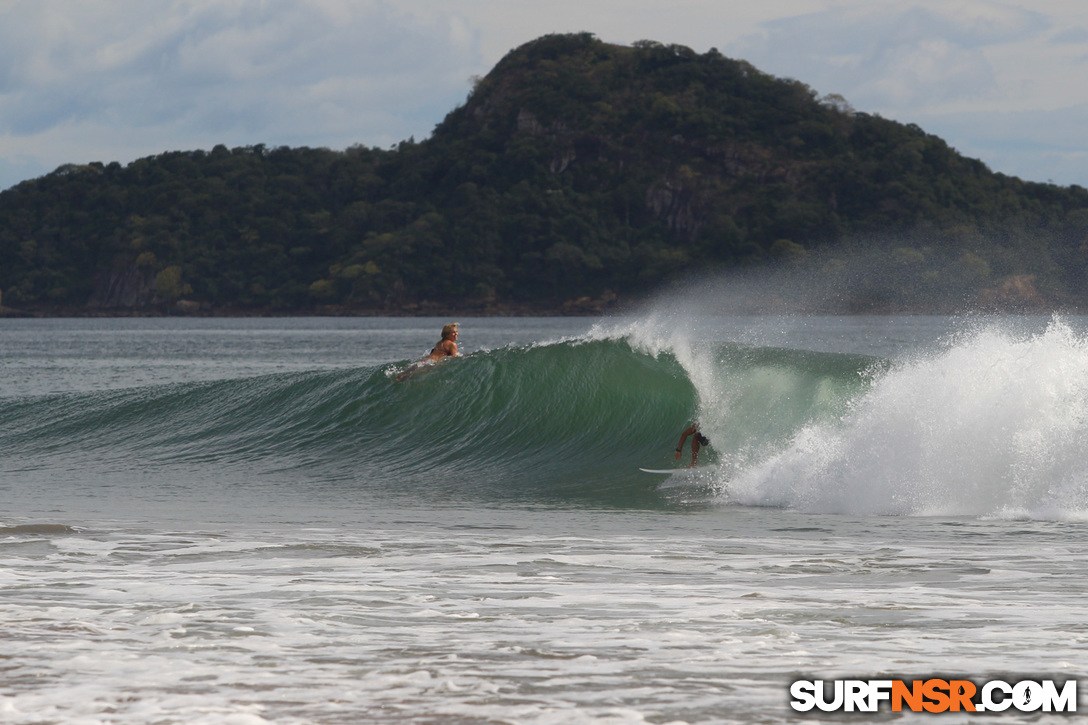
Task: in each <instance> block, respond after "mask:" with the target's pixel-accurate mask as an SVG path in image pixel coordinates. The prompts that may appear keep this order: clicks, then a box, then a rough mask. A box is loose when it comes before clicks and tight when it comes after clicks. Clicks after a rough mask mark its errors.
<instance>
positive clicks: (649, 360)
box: [0, 339, 874, 507]
mask: <svg viewBox="0 0 1088 725" xmlns="http://www.w3.org/2000/svg"><path fill="white" fill-rule="evenodd" d="M873 365H874V361H873V360H872V359H871V358H864V357H857V356H845V355H834V354H823V353H811V352H797V351H788V350H779V349H770V348H744V347H739V346H735V345H720V344H715V345H710V346H706V347H705V348H703V349H698V350H694V351H692V350H685V351H683V352H682V353H674V352H673V351H669V350H665V351H656V352H653V351H645V350H640V349H637V348H633V347H632V346H631V344H629V343H628V341H626V340H625V339H599V340H581V341H567V342H557V343H551V344H542V345H535V346H530V347H510V348H505V349H500V350H493V351H487V352H480V353H474V354H472V355H469V356H466V357H463V358H458V359H453V360H447V361H445V362H443V363H441V364H439V365H436V366H434V367H433V368H429V369H426V370H424V371H423V372H420V373H419V374H417V375H414V376H413V377H411V378H409V379H408V380H405V381H403V382H398V381H397V380H396V374H397V372H399V371H400V370H401V369H403V366H382V367H375V368H361V369H354V370H341V371H332V372H329V371H320V372H306V373H291V374H282V375H270V376H263V377H256V378H245V379H237V380H226V381H219V382H212V383H201V384H179V385H173V386H166V387H156V388H140V389H131V390H125V391H114V392H107V393H96V394H82V395H64V396H56V397H47V398H35V399H25V400H20V401H14V402H8V403H6V404H4V405H3V407H0V421H3V425H4V426H5V430H6V431H7V435H6V436H5V438H4V440H3V441H2V442H0V452H2V453H3V455H4V456H6V458H7V459H8V467H9V468H10V469H11V470H15V469H16V468H18V467H19V466H20V465H29V464H28V463H27V462H28V461H31V460H34V461H37V462H38V463H37V464H36V465H38V466H45V467H46V468H48V467H50V466H56V467H59V468H65V469H66V470H74V469H82V470H87V471H98V472H100V473H109V472H111V471H115V472H125V471H129V472H132V471H141V472H144V473H147V472H153V473H154V474H155V475H157V476H164V477H166V478H175V479H176V478H178V477H182V476H186V475H188V476H202V477H204V478H207V479H214V480H217V481H218V480H222V481H238V480H248V479H249V478H259V477H261V476H262V475H267V474H269V473H270V472H275V473H276V474H277V475H280V476H283V475H287V476H295V477H296V478H297V479H298V480H299V482H300V483H299V485H309V484H310V482H313V481H325V482H330V481H331V482H335V484H336V485H339V486H348V487H351V488H355V489H359V490H365V491H368V492H370V493H374V494H378V495H383V496H407V497H410V498H425V499H436V498H445V499H449V498H451V497H452V498H455V499H480V498H482V499H486V500H489V501H498V502H504V501H508V502H511V503H515V502H518V503H523V502H526V501H546V502H549V503H551V504H555V503H563V502H570V503H571V504H576V503H577V504H578V505H585V504H591V505H603V506H650V507H655V506H659V505H667V504H668V497H667V496H664V495H663V494H662V493H661V491H659V489H658V485H659V484H660V479H659V478H655V477H653V476H647V475H646V474H643V473H641V472H640V471H639V470H638V468H639V467H640V466H647V467H654V468H664V467H670V466H675V465H677V464H676V463H675V462H674V461H673V455H672V454H673V449H674V448H675V446H676V442H677V440H678V438H679V434H680V432H681V430H683V428H684V427H685V426H686V425H688V423H689V422H690V421H692V420H699V421H700V423H701V426H702V430H703V432H704V433H705V434H706V435H707V436H708V437H709V438H710V440H711V442H712V447H711V448H710V449H708V450H707V452H706V453H705V454H704V457H703V461H705V462H709V463H712V464H713V463H718V464H719V465H720V464H721V463H722V462H723V461H725V460H729V461H731V462H732V465H733V466H735V465H737V464H738V463H741V462H743V461H747V460H758V459H760V458H763V457H765V456H766V455H768V454H769V453H771V452H774V451H776V450H778V449H780V448H781V447H782V446H784V445H785V444H786V443H787V442H788V441H789V440H790V439H791V438H792V437H793V436H794V435H795V434H796V432H797V431H798V430H799V429H800V428H802V427H803V426H805V425H808V424H810V423H812V422H814V421H819V420H832V419H834V418H835V417H837V416H840V415H842V413H843V412H844V411H845V410H846V409H847V408H848V406H849V404H850V401H851V400H852V399H854V398H855V397H856V396H857V395H858V394H859V393H861V392H863V391H864V390H865V389H867V387H868V385H869V377H868V376H867V375H866V372H867V371H869V370H871V369H872V368H873ZM688 455H689V454H688V453H687V451H685V461H684V462H685V463H686V461H687V457H688Z"/></svg>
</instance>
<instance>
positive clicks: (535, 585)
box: [0, 312, 1088, 725]
mask: <svg viewBox="0 0 1088 725" xmlns="http://www.w3.org/2000/svg"><path fill="white" fill-rule="evenodd" d="M448 321H449V320H444V319H419V318H414V319H397V318H386V319H370V318H351V319H347V318H341V319H329V318H315V319H299V318H292V319H236V320H222V319H216V320H204V319H170V318H166V319H119V320H15V319H6V320H0V420H2V424H3V432H2V433H0V497H2V498H0V501H3V510H2V512H0V642H2V645H3V646H2V647H0V673H2V678H0V722H11V723H24V724H31V723H34V724H37V723H79V724H91V723H95V724H97V723H133V724H135V723H140V724H143V723H163V724H165V723H179V724H180V723H186V724H190V723H209V724H210V723H230V724H236V725H250V724H261V723H285V724H294V723H481V724H482V723H540V724H545V723H549V724H550V723H642V722H650V723H775V722H783V723H784V722H800V721H805V720H809V721H813V722H815V721H826V720H828V719H831V720H843V721H849V722H880V721H888V722H891V721H895V722H928V721H932V720H933V719H937V720H940V721H941V722H965V721H968V720H976V719H977V717H976V716H971V715H965V714H962V713H961V714H959V715H955V714H944V715H932V714H925V713H922V714H910V713H892V712H890V711H889V710H888V708H887V707H886V706H885V707H884V708H883V709H882V710H881V711H880V712H878V713H872V714H867V715H864V716H862V715H859V714H856V713H855V714H846V713H839V714H824V713H818V714H814V713H811V712H810V713H807V714H806V713H800V712H797V711H795V710H794V709H792V708H791V706H790V700H791V697H790V692H789V687H790V683H791V682H793V681H795V680H801V679H805V680H815V679H823V680H834V679H846V678H856V679H908V680H910V679H927V678H930V677H949V678H965V679H971V680H973V681H975V682H985V681H987V680H991V679H1003V680H1006V681H1009V682H1016V681H1019V680H1024V679H1036V680H1038V679H1054V680H1056V681H1059V682H1062V681H1065V680H1068V679H1077V678H1080V679H1083V675H1084V671H1085V665H1086V657H1085V650H1086V646H1085V645H1086V643H1088V628H1086V626H1085V624H1084V616H1083V602H1084V600H1085V595H1086V594H1088V584H1086V583H1085V576H1084V573H1085V567H1086V563H1088V525H1086V523H1085V518H1086V516H1088V455H1086V454H1088V442H1086V441H1088V436H1086V435H1085V434H1086V433H1088V431H1086V430H1085V427H1086V426H1088V333H1086V332H1085V330H1086V324H1085V320H1083V319H1081V318H1049V317H1036V318H988V319H956V318H949V317H713V316H707V317H701V318H695V317H691V316H684V317H677V316H673V315H667V314H661V315H655V314H653V313H652V312H651V313H647V314H644V315H637V316H632V317H626V318H616V319H603V320H585V319H554V318H552V319H541V318H520V319H472V318H468V319H461V320H460V322H461V340H460V345H461V348H462V351H463V352H465V353H467V355H466V356H465V357H463V358H460V359H455V360H448V361H445V362H443V363H442V364H440V365H436V366H434V367H433V368H432V369H428V370H426V371H425V372H423V373H421V374H419V375H416V376H413V377H412V378H411V379H409V380H407V381H405V382H400V383H398V382H396V375H397V373H398V372H400V371H402V370H403V369H404V368H405V367H406V366H407V364H408V363H409V362H411V361H412V360H414V359H416V358H418V357H419V356H420V355H421V354H423V353H425V352H427V351H428V350H429V349H430V347H431V346H432V345H433V344H434V343H435V342H436V341H437V339H438V331H439V329H440V328H441V326H442V324H444V323H445V322H448ZM693 420H696V421H699V422H700V425H701V429H702V430H703V432H704V433H705V434H706V435H707V436H708V437H709V438H710V440H711V446H710V447H709V448H706V449H703V451H702V452H701V453H700V459H699V460H700V463H701V464H702V466H703V467H701V468H700V469H699V470H698V472H697V473H696V474H695V475H694V476H691V477H666V476H654V475H649V474H645V473H642V472H640V471H639V470H638V469H639V467H649V468H665V467H668V466H672V465H677V466H678V465H681V464H683V463H686V462H687V461H688V458H689V457H690V453H689V451H687V450H685V451H684V458H683V460H682V461H681V463H679V464H678V463H676V462H675V461H674V460H673V449H674V448H675V446H676V443H677V440H678V438H679V433H680V431H681V430H683V428H684V427H686V426H687V425H688V424H689V423H690V422H691V421H693ZM1082 695H1083V693H1082ZM1081 699H1082V700H1083V697H1082V698H1081ZM990 717H991V718H992V717H997V718H998V719H999V721H1003V722H1004V721H1017V719H1018V718H1024V719H1028V718H1030V719H1031V721H1033V722H1050V721H1053V722H1059V721H1060V722H1071V721H1074V720H1075V719H1076V717H1077V716H1067V715H1057V714H1043V713H1034V714H1032V715H1030V716H1029V715H1026V714H1016V713H1015V712H1012V713H1006V715H1005V716H1003V717H1002V716H990Z"/></svg>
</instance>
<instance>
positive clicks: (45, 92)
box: [0, 0, 481, 188]
mask: <svg viewBox="0 0 1088 725" xmlns="http://www.w3.org/2000/svg"><path fill="white" fill-rule="evenodd" d="M478 45H479V39H478V34H477V33H476V32H475V31H473V30H472V29H470V27H469V26H468V25H467V24H466V23H465V22H464V20H463V19H462V18H460V17H459V16H457V15H456V14H455V13H442V12H438V13H431V14H429V15H428V16H427V17H426V18H421V17H418V16H416V15H413V14H410V13H406V12H403V11H401V10H400V9H398V7H397V5H396V4H394V3H392V2H384V1H382V0H191V1H190V2H171V3H148V2H146V0H113V1H112V2H110V3H71V2H67V1H66V0H21V1H20V2H15V3H8V4H7V5H5V6H0V157H9V158H10V157H11V156H12V155H13V154H14V153H16V152H18V153H22V154H24V155H27V154H29V155H35V154H37V155H39V156H42V157H48V156H50V152H49V148H48V147H49V146H53V147H55V146H56V145H57V144H58V143H59V144H60V146H61V147H65V148H68V147H76V148H80V149H82V151H81V153H79V155H78V157H76V158H60V159H56V163H58V164H59V163H63V162H65V161H76V162H78V161H89V160H113V159H120V160H130V159H132V158H135V157H136V156H137V155H141V154H145V153H156V152H158V151H162V150H167V149H171V148H178V144H180V143H185V144H190V145H191V146H190V147H199V148H210V147H211V146H212V145H214V144H216V143H220V142H224V143H228V144H230V143H231V142H235V141H236V142H237V143H242V144H251V143H268V144H270V145H278V144H289V145H311V146H317V145H328V146H333V147H344V146H347V145H350V144H353V143H366V144H372V145H376V144H386V143H392V142H395V141H399V140H402V139H404V138H407V137H408V136H410V135H416V136H423V135H426V134H428V133H429V132H430V130H431V129H432V128H433V126H434V124H435V123H436V122H437V121H438V120H440V119H441V118H442V116H443V115H444V113H445V112H447V111H449V110H450V109H452V108H453V106H455V105H456V104H457V103H459V102H461V101H463V100H464V98H465V96H466V95H467V93H468V90H469V80H468V79H469V77H470V76H471V75H473V74H475V73H479V72H480V67H481V59H480V53H479V50H478ZM398 131H399V132H398ZM155 139H158V141H156V140H155ZM136 140H139V141H140V142H142V143H147V144H150V146H147V147H143V148H139V149H137V148H129V145H130V144H131V142H133V141H136ZM126 151H127V153H126ZM24 166H25V164H24ZM2 175H3V172H2V170H0V188H2V181H3V179H2Z"/></svg>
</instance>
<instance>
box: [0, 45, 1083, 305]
mask: <svg viewBox="0 0 1088 725" xmlns="http://www.w3.org/2000/svg"><path fill="white" fill-rule="evenodd" d="M874 252H875V255H874ZM862 253H866V256H867V257H868V258H869V259H870V260H871V259H872V258H873V257H874V256H875V257H876V258H878V259H880V260H882V262H881V264H878V265H875V266H873V265H870V264H868V263H867V264H866V265H864V269H863V268H862V265H861V264H860V263H859V262H856V261H855V260H857V259H859V258H860V256H862ZM759 265H779V266H790V267H794V268H801V269H804V268H805V266H806V265H808V266H809V267H811V268H812V272H813V274H817V273H818V274H822V275H825V276H829V277H838V278H840V281H842V280H847V281H848V282H849V284H845V285H844V286H843V289H844V290H846V291H845V292H844V294H843V296H842V297H841V298H840V302H841V303H842V304H843V305H845V306H846V307H847V308H848V309H909V308H911V307H912V306H915V307H917V306H918V303H917V302H914V300H916V299H918V298H917V297H915V295H917V294H918V293H921V294H922V295H923V298H924V299H925V300H926V303H925V304H927V305H930V306H939V305H941V304H948V305H950V306H954V305H955V304H958V303H961V302H965V301H966V302H982V303H985V304H997V305H1002V304H1008V305H1021V304H1028V305H1032V304H1038V305H1059V304H1065V305H1083V304H1084V302H1085V301H1088V274H1086V272H1088V269H1086V267H1088V191H1086V190H1085V189H1083V188H1080V187H1076V186H1074V187H1071V188H1062V187H1058V186H1054V185H1050V184H1036V183H1027V182H1024V181H1021V180H1019V179H1016V178H1012V177H1009V176H1005V175H1002V174H995V173H992V172H991V171H990V170H988V169H987V168H986V167H985V165H983V164H982V163H981V162H979V161H977V160H973V159H968V158H965V157H963V156H961V155H960V154H958V153H957V152H956V151H954V150H953V149H951V148H950V147H949V146H948V145H947V144H946V143H945V142H944V141H942V140H941V139H939V138H937V137H935V136H933V135H930V134H927V133H926V132H925V131H923V130H922V129H921V128H918V127H917V126H913V125H904V124H901V123H896V122H893V121H889V120H885V119H882V118H880V117H878V116H875V115H870V114H866V113H862V112H855V111H854V110H853V109H852V108H851V107H850V106H849V104H848V103H847V101H846V100H844V99H842V98H841V97H837V96H821V95H819V93H817V92H816V91H814V90H813V89H810V88H808V87H807V86H805V85H804V84H802V83H799V82H797V81H790V80H783V79H778V78H774V77H772V76H769V75H767V74H765V73H762V72H760V71H759V70H757V69H756V68H754V67H752V66H751V65H750V64H748V63H746V62H744V61H740V60H732V59H729V58H726V57H724V56H722V55H721V54H720V53H718V52H717V51H716V50H711V51H710V52H708V53H705V54H701V55H700V54H697V53H695V52H693V51H692V50H690V49H688V48H685V47H682V46H665V45H661V44H658V43H653V42H648V41H647V42H641V43H636V44H635V45H634V46H633V47H625V46H616V45H610V44H606V43H604V42H601V41H599V40H597V39H596V38H594V37H593V36H592V35H590V34H588V33H584V34H576V35H551V36H545V37H543V38H541V39H539V40H536V41H534V42H531V43H528V44H527V45H524V46H522V47H520V48H517V49H516V50H514V51H512V52H510V53H509V54H508V55H507V56H506V57H505V58H503V60H502V61H500V62H499V64H498V65H497V66H496V67H495V68H494V69H493V70H492V71H491V73H489V74H488V75H487V76H486V77H485V78H482V79H478V81H477V82H476V84H475V87H474V88H473V90H472V93H471V94H470V95H469V97H468V99H467V101H466V102H465V104H464V105H462V106H460V107H458V108H456V109H454V110H453V111H452V112H451V113H450V114H449V115H448V116H447V117H446V119H445V120H444V121H443V122H442V123H441V124H439V126H438V127H437V128H436V129H435V131H434V133H433V134H432V136H431V137H430V138H428V139H426V140H424V141H421V142H418V143H417V142H415V141H412V140H409V141H406V142H404V143H401V144H400V145H398V146H397V147H395V148H393V149H389V150H382V149H372V148H365V147H361V146H360V147H352V148H349V149H347V150H346V151H331V150H327V149H311V148H286V147H282V148H266V147H265V146H262V145H256V146H251V147H245V148H236V149H227V148H225V147H223V146H217V147H215V148H214V149H212V150H210V151H189V152H171V153H164V154H161V155H159V156H155V157H149V158H144V159H140V160H138V161H135V162H133V163H131V164H129V165H127V166H122V165H120V164H118V163H108V164H103V163H94V164H90V165H86V166H72V165H69V166H64V167H61V168H59V169H57V171H55V172H54V173H52V174H49V175H47V176H45V177H42V178H40V179H35V180H33V181H28V182H24V183H22V184H20V185H18V186H16V187H14V188H12V189H9V190H7V191H5V192H3V193H2V194H0V292H2V298H0V302H2V304H3V307H4V308H6V309H7V310H9V312H10V310H12V309H22V310H26V311H32V312H50V311H51V312H65V313H82V312H105V313H125V312H140V311H144V312H156V311H157V312H165V311H189V312H216V311H224V310H226V311H247V310H252V311H272V312H305V311H333V312H336V311H343V312H351V311H373V312H385V313H405V312H409V313H411V312H418V313H426V312H428V311H437V310H439V309H451V308H452V309H461V310H465V311H472V310H479V311H481V312H486V311H502V310H511V309H514V310H535V311H544V310H567V311H574V312H580V311H593V310H597V309H600V308H602V307H604V306H607V305H608V304H609V303H610V302H611V301H612V300H614V299H617V298H618V299H620V300H627V299H633V298H636V297H638V296H639V295H641V294H643V293H645V292H646V291H647V290H650V289H653V288H654V287H655V286H657V285H659V284H661V283H663V282H665V281H667V280H669V279H670V278H675V277H676V276H677V275H679V274H682V273H685V272H687V271H691V270H693V269H698V270H702V271H706V270H714V269H730V268H736V267H743V268H751V267H758V266H759Z"/></svg>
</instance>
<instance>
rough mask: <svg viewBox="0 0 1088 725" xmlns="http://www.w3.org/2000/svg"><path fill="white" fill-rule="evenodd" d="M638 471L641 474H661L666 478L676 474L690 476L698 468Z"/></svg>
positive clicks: (641, 469) (644, 469) (646, 469)
mask: <svg viewBox="0 0 1088 725" xmlns="http://www.w3.org/2000/svg"><path fill="white" fill-rule="evenodd" d="M638 470H640V471H642V472H643V473H660V474H663V475H666V476H672V475H675V474H677V473H681V474H685V475H688V474H692V473H695V472H696V471H698V470H699V469H698V468H640V469H638Z"/></svg>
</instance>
